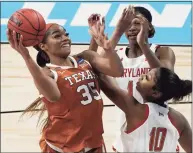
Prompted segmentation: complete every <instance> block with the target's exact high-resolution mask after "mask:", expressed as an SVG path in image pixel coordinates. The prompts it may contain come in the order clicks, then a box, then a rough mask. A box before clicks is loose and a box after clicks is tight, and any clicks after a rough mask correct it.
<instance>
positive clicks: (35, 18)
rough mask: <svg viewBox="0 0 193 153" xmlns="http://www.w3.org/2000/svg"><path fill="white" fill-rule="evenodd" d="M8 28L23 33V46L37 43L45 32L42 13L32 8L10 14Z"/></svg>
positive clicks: (17, 33) (17, 34)
mask: <svg viewBox="0 0 193 153" xmlns="http://www.w3.org/2000/svg"><path fill="white" fill-rule="evenodd" d="M7 26H8V29H9V30H11V31H15V32H16V36H17V39H19V34H21V35H23V45H24V46H25V47H29V46H35V45H37V44H39V43H40V42H41V41H42V39H43V37H44V34H45V32H46V22H45V20H44V18H43V17H42V15H41V14H40V13H39V12H37V11H35V10H33V9H28V8H25V9H20V10H18V11H16V12H14V13H13V14H12V16H11V17H10V18H9V21H8V25H7Z"/></svg>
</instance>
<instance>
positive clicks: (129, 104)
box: [99, 74, 135, 114]
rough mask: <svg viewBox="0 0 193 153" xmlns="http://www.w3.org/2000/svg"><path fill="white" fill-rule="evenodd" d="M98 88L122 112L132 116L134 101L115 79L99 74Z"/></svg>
mask: <svg viewBox="0 0 193 153" xmlns="http://www.w3.org/2000/svg"><path fill="white" fill-rule="evenodd" d="M99 79H100V86H101V89H102V91H103V92H104V94H105V95H106V96H107V97H108V98H109V99H110V100H111V101H112V102H113V103H114V104H115V105H117V106H118V107H119V108H120V109H121V110H122V111H123V112H125V113H126V114H132V112H133V111H134V107H135V99H134V98H133V97H132V96H130V95H129V94H128V92H127V91H126V90H122V89H121V88H120V87H119V86H118V84H117V82H116V80H115V78H112V77H110V76H107V75H104V74H99Z"/></svg>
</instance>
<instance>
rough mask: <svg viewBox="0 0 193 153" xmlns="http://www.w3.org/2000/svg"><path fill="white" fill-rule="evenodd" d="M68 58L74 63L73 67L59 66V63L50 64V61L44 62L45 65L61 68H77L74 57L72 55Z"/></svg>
mask: <svg viewBox="0 0 193 153" xmlns="http://www.w3.org/2000/svg"><path fill="white" fill-rule="evenodd" d="M68 57H69V58H70V59H71V61H72V62H73V64H74V67H71V66H60V65H55V64H51V63H47V64H46V66H47V67H55V68H56V67H59V68H62V69H69V68H78V63H77V61H76V60H75V59H74V57H72V56H68Z"/></svg>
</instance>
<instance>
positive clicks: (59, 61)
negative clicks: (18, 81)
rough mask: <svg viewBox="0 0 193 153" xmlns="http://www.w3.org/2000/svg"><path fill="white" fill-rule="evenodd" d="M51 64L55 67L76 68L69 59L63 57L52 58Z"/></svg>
mask: <svg viewBox="0 0 193 153" xmlns="http://www.w3.org/2000/svg"><path fill="white" fill-rule="evenodd" d="M50 63H51V64H54V65H59V66H71V67H73V66H74V65H73V63H72V62H71V60H70V58H69V57H67V58H63V57H56V56H51V57H50Z"/></svg>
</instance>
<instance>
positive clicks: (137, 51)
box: [127, 44, 143, 58]
mask: <svg viewBox="0 0 193 153" xmlns="http://www.w3.org/2000/svg"><path fill="white" fill-rule="evenodd" d="M141 55H143V52H142V50H141V48H140V47H139V45H138V44H130V45H129V52H128V54H127V56H128V57H129V58H135V57H139V56H141Z"/></svg>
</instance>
